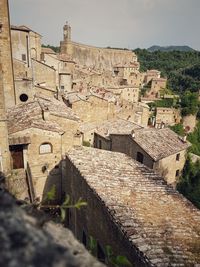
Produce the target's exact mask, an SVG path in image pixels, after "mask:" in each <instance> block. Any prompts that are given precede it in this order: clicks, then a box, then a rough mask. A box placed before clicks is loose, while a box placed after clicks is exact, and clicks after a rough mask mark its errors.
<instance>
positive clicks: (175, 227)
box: [67, 147, 200, 267]
mask: <svg viewBox="0 0 200 267" xmlns="http://www.w3.org/2000/svg"><path fill="white" fill-rule="evenodd" d="M67 157H68V159H69V160H70V162H71V164H73V165H74V166H75V168H76V169H77V170H78V172H76V173H80V179H83V181H84V183H86V185H87V186H88V188H91V191H92V192H94V194H93V196H94V197H95V196H96V198H97V199H98V201H99V202H98V203H99V205H103V206H104V207H105V208H106V209H107V212H108V214H109V218H110V222H111V223H113V224H114V225H115V227H116V228H117V229H118V231H119V232H120V233H123V238H124V239H125V240H126V241H127V242H129V243H130V247H131V249H132V250H131V249H130V250H131V251H132V252H133V251H134V252H135V253H137V255H138V256H139V257H140V258H141V257H142V259H143V260H144V266H160V267H164V266H166V267H167V266H197V265H195V264H197V263H200V255H199V242H200V224H199V222H200V211H199V210H198V209H197V208H195V207H194V206H193V205H192V204H191V203H190V202H189V201H188V200H186V199H185V198H184V197H183V196H182V195H181V194H179V193H178V192H177V191H175V190H174V189H172V187H170V186H168V185H167V184H166V182H165V181H164V180H163V178H162V177H160V176H158V175H157V174H155V173H154V172H153V171H152V170H150V169H148V168H147V167H145V166H144V165H142V164H140V163H138V162H136V161H134V160H133V159H131V158H130V157H128V156H126V155H125V154H122V153H116V152H110V151H105V150H101V149H94V148H86V147H80V148H77V149H73V150H71V151H70V152H69V153H68V154H67ZM88 201H90V198H88ZM91 220H92V218H91ZM97 225H98V222H97ZM116 231H117V230H116ZM107 234H108V235H109V233H107ZM119 242H120V241H119ZM130 253H131V252H130Z"/></svg>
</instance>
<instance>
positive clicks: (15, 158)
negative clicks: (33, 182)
mask: <svg viewBox="0 0 200 267" xmlns="http://www.w3.org/2000/svg"><path fill="white" fill-rule="evenodd" d="M11 157H12V162H13V169H23V168H24V157H23V146H13V147H12V150H11Z"/></svg>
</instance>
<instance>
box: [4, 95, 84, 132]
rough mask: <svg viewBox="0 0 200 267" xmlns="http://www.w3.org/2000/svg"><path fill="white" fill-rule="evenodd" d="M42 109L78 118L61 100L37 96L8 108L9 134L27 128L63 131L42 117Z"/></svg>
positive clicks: (53, 113)
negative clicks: (32, 99) (34, 98)
mask: <svg viewBox="0 0 200 267" xmlns="http://www.w3.org/2000/svg"><path fill="white" fill-rule="evenodd" d="M44 111H47V112H49V113H50V114H52V115H55V116H59V117H64V118H67V119H70V120H77V121H78V120H79V118H78V117H77V116H76V115H75V114H74V112H73V111H72V110H71V109H70V108H68V107H66V105H65V104H64V103H63V102H61V101H57V100H55V101H54V100H47V99H45V98H37V99H36V100H34V101H31V102H27V103H23V104H19V105H17V106H14V107H12V108H10V109H8V111H7V117H8V131H9V134H12V133H16V132H18V131H22V130H25V129H28V128H39V129H43V130H48V131H52V132H59V133H61V132H63V130H62V128H61V127H60V126H59V125H58V124H57V123H56V122H54V121H52V120H44V119H43V112H44Z"/></svg>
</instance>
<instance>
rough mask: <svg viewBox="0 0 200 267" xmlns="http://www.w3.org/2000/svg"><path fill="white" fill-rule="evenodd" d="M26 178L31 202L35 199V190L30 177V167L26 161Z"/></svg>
mask: <svg viewBox="0 0 200 267" xmlns="http://www.w3.org/2000/svg"><path fill="white" fill-rule="evenodd" d="M26 179H27V185H28V193H29V197H30V202H31V203H33V202H34V200H35V190H34V186H33V178H32V174H31V169H30V166H29V163H28V162H27V167H26Z"/></svg>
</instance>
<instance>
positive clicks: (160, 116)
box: [155, 107, 181, 128]
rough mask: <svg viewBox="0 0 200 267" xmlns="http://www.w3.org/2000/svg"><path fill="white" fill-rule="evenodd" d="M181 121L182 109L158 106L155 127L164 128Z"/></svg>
mask: <svg viewBox="0 0 200 267" xmlns="http://www.w3.org/2000/svg"><path fill="white" fill-rule="evenodd" d="M180 122H181V112H180V109H175V108H165V107H161V108H159V107H158V108H156V118H155V128H163V127H166V126H169V125H174V124H177V123H180Z"/></svg>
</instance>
